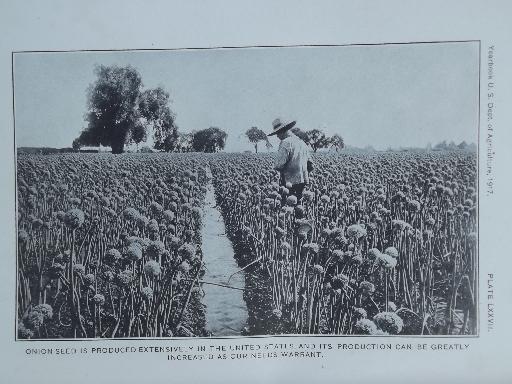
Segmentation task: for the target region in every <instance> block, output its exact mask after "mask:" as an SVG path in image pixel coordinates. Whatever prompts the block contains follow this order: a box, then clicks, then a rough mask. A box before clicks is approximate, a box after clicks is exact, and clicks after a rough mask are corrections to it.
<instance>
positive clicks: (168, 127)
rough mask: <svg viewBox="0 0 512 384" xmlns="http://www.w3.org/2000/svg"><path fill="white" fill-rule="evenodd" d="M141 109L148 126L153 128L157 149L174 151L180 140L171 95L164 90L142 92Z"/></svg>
mask: <svg viewBox="0 0 512 384" xmlns="http://www.w3.org/2000/svg"><path fill="white" fill-rule="evenodd" d="M139 108H140V111H141V114H142V115H143V116H144V119H145V120H146V122H147V124H149V125H151V126H152V127H153V139H154V146H155V149H157V150H161V151H166V152H170V151H174V150H175V149H176V142H177V139H178V128H177V126H176V124H175V118H176V117H175V115H174V114H173V113H172V111H171V110H170V108H169V94H168V93H167V92H165V91H164V90H163V89H162V88H160V87H158V88H156V89H148V90H145V91H144V92H142V94H141V97H140V103H139Z"/></svg>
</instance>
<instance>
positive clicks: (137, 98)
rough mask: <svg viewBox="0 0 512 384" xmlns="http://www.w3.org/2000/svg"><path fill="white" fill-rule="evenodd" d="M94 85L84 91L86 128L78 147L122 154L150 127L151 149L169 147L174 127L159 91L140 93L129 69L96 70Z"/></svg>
mask: <svg viewBox="0 0 512 384" xmlns="http://www.w3.org/2000/svg"><path fill="white" fill-rule="evenodd" d="M95 74H96V76H97V79H96V81H95V82H94V83H93V84H91V85H90V86H89V88H88V91H87V94H88V95H87V96H88V101H87V113H86V116H85V119H86V121H87V122H88V125H87V127H86V128H85V129H84V130H83V131H82V132H81V134H80V136H79V137H78V143H79V144H80V145H94V146H97V145H100V144H101V145H104V146H109V147H111V148H112V153H122V152H123V151H124V146H125V145H126V144H129V143H137V144H139V143H141V142H143V141H145V140H146V139H147V130H148V129H149V128H150V127H152V128H153V130H154V136H155V145H159V146H161V147H162V149H166V148H164V147H163V144H162V143H164V142H165V143H166V145H167V146H168V147H172V143H171V142H172V140H173V138H175V137H176V130H177V128H176V126H175V124H174V115H173V114H172V112H171V110H170V108H169V106H168V102H169V94H168V93H166V92H165V91H164V90H163V89H162V88H157V89H154V90H146V91H142V79H141V76H140V74H139V72H138V71H137V70H136V69H135V68H133V67H131V66H126V67H119V66H116V65H113V66H103V65H100V66H97V67H96V69H95Z"/></svg>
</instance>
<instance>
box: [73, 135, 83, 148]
mask: <svg viewBox="0 0 512 384" xmlns="http://www.w3.org/2000/svg"><path fill="white" fill-rule="evenodd" d="M71 146H72V147H73V150H75V151H78V150H80V148H81V147H82V144H81V143H80V140H79V139H78V137H77V138H76V139H75V140H73V144H72V145H71Z"/></svg>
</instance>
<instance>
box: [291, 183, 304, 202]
mask: <svg viewBox="0 0 512 384" xmlns="http://www.w3.org/2000/svg"><path fill="white" fill-rule="evenodd" d="M305 186H306V183H299V184H294V185H292V187H291V188H290V193H289V195H294V196H295V197H297V201H301V199H302V192H303V191H304V187H305Z"/></svg>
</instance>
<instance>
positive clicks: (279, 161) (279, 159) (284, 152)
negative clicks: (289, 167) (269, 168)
mask: <svg viewBox="0 0 512 384" xmlns="http://www.w3.org/2000/svg"><path fill="white" fill-rule="evenodd" d="M289 154H290V151H289V149H288V147H287V146H286V145H283V142H281V144H279V150H278V151H277V156H276V162H275V164H274V169H275V170H277V171H282V170H283V168H284V166H285V165H286V163H287V162H288V157H289Z"/></svg>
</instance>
